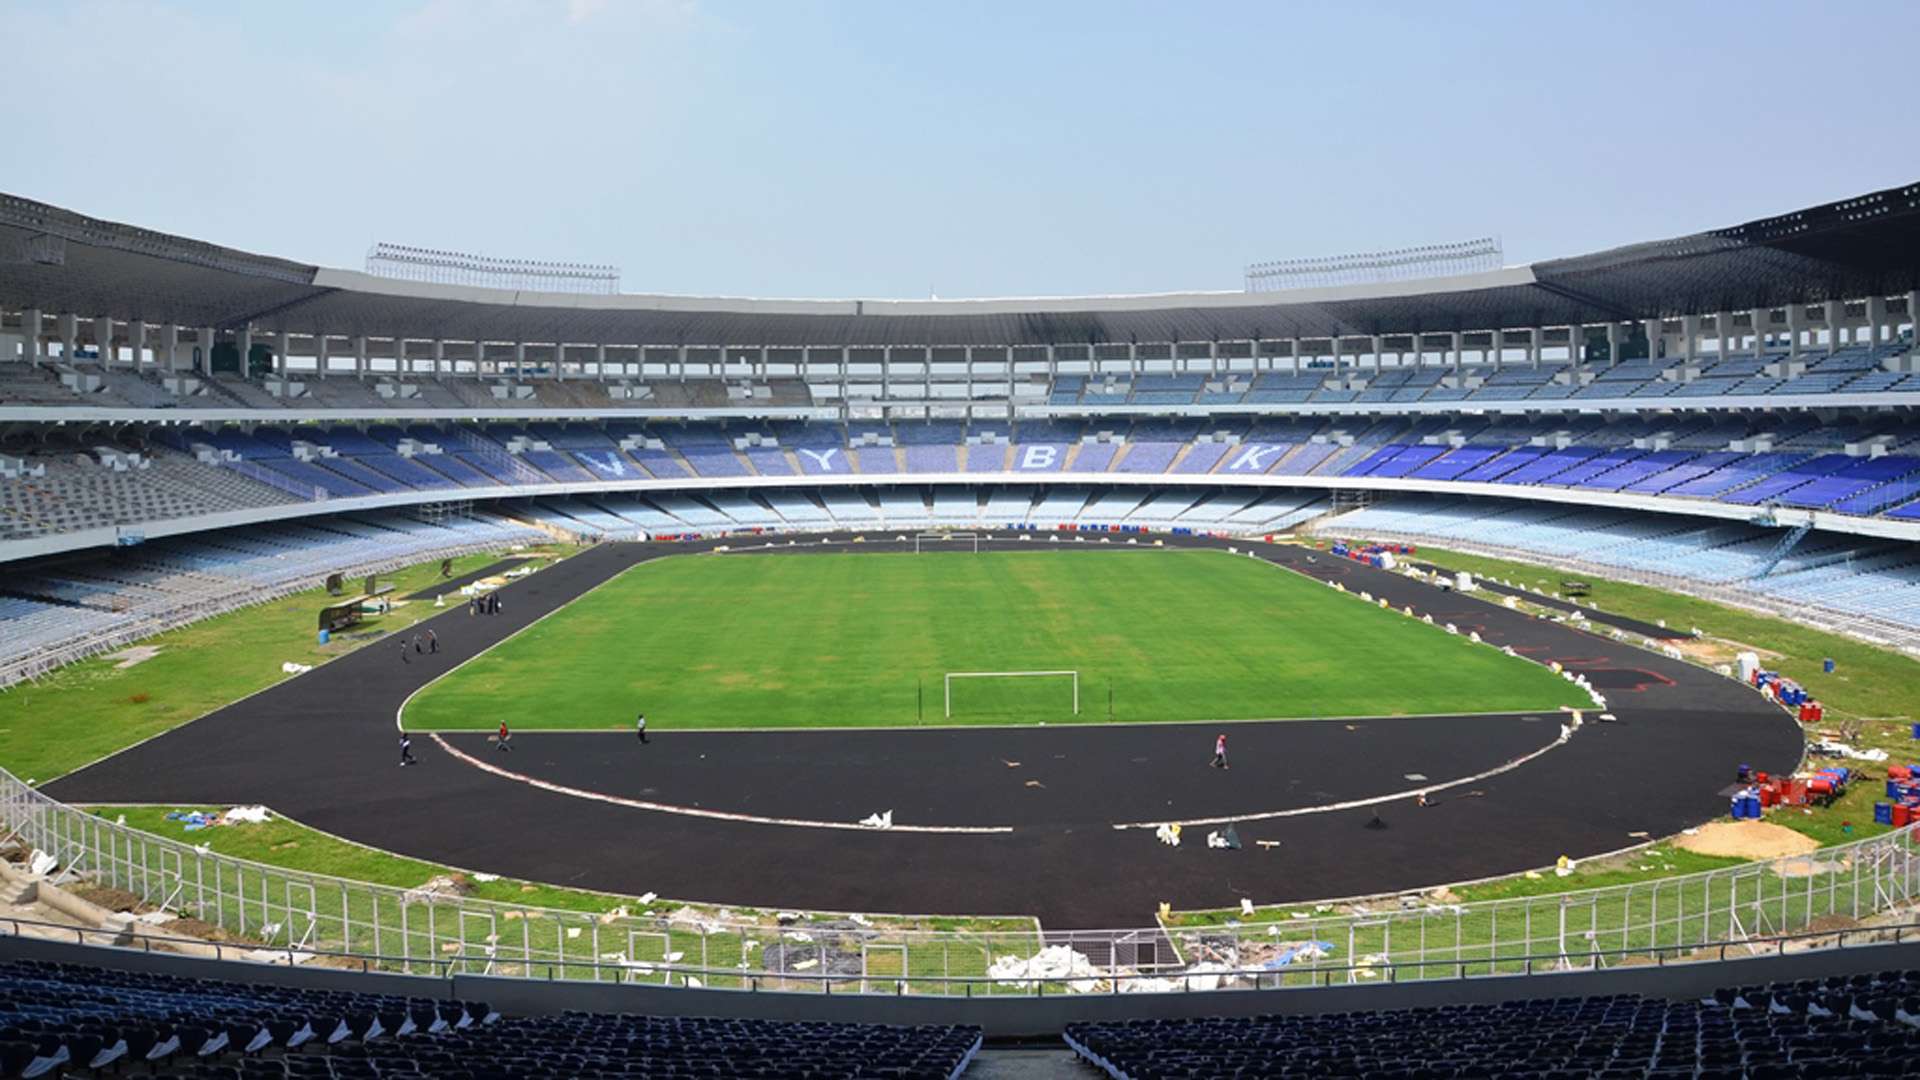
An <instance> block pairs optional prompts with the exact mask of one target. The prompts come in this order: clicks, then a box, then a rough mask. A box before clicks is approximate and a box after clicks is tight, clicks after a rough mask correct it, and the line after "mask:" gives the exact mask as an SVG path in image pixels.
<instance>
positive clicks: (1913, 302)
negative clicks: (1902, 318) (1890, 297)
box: [1907, 292, 1920, 345]
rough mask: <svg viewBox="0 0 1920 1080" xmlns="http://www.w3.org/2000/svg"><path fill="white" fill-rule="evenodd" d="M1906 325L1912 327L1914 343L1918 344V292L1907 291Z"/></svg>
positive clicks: (1919, 330)
mask: <svg viewBox="0 0 1920 1080" xmlns="http://www.w3.org/2000/svg"><path fill="white" fill-rule="evenodd" d="M1907 325H1908V326H1909V327H1911V328H1912V335H1913V342H1914V344H1916V345H1920V292H1909V293H1907Z"/></svg>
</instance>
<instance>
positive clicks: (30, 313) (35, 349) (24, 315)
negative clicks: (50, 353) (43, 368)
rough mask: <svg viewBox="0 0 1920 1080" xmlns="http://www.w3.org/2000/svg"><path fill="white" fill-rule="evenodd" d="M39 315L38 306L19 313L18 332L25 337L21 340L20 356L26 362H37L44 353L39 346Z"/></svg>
mask: <svg viewBox="0 0 1920 1080" xmlns="http://www.w3.org/2000/svg"><path fill="white" fill-rule="evenodd" d="M40 330H41V315H40V309H39V308H28V309H27V310H25V311H23V312H21V313H20V333H21V334H22V335H23V336H24V337H25V338H26V340H25V341H23V342H21V348H22V352H21V355H20V358H21V359H22V360H25V361H26V362H27V363H29V364H32V363H37V362H38V361H39V360H40V358H41V357H43V356H45V355H46V352H45V350H43V349H41V348H40Z"/></svg>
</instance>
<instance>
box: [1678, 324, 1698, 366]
mask: <svg viewBox="0 0 1920 1080" xmlns="http://www.w3.org/2000/svg"><path fill="white" fill-rule="evenodd" d="M1680 333H1681V336H1683V337H1684V338H1685V339H1686V340H1685V341H1684V342H1683V343H1682V344H1681V346H1680V355H1681V356H1683V357H1685V358H1686V361H1687V363H1688V364H1689V365H1691V364H1692V363H1693V361H1694V357H1695V356H1696V353H1695V352H1694V345H1695V343H1696V342H1698V341H1699V339H1700V316H1698V315H1682V316H1680Z"/></svg>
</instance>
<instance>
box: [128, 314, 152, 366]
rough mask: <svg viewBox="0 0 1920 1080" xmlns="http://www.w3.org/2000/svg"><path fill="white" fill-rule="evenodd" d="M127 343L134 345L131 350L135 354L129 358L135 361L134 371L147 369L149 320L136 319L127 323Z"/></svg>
mask: <svg viewBox="0 0 1920 1080" xmlns="http://www.w3.org/2000/svg"><path fill="white" fill-rule="evenodd" d="M127 344H128V345H130V346H132V349H131V350H130V351H131V352H132V354H133V355H132V356H131V357H129V359H131V360H132V361H133V370H134V372H135V373H138V372H140V371H143V370H145V368H146V366H147V320H145V319H135V320H133V321H132V322H130V323H128V324H127Z"/></svg>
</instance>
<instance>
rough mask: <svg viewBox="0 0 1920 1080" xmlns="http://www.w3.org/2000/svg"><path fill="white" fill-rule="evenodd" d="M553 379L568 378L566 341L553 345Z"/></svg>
mask: <svg viewBox="0 0 1920 1080" xmlns="http://www.w3.org/2000/svg"><path fill="white" fill-rule="evenodd" d="M553 377H554V378H555V379H564V378H566V377H567V345H566V342H564V341H556V342H554V343H553Z"/></svg>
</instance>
